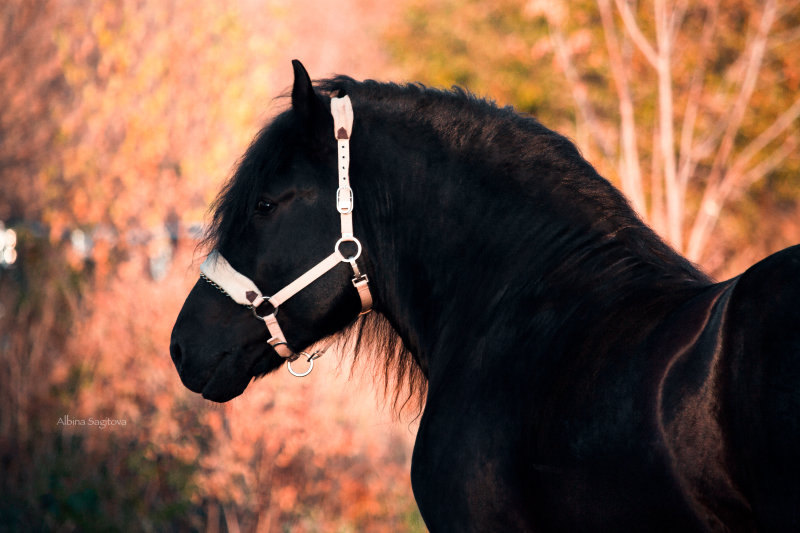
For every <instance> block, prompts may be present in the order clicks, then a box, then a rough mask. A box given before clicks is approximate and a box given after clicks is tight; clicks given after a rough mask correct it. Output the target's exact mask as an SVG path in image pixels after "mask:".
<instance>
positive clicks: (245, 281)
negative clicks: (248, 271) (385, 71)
mask: <svg viewBox="0 0 800 533" xmlns="http://www.w3.org/2000/svg"><path fill="white" fill-rule="evenodd" d="M331 114H332V115H333V131H334V135H335V137H336V142H337V147H338V150H337V155H338V165H337V166H338V169H339V185H338V188H337V190H336V210H337V211H338V212H339V216H340V221H341V230H342V231H341V233H342V236H341V238H340V239H339V240H338V241H336V244H335V245H334V249H333V253H331V254H330V255H329V256H328V257H326V258H325V259H323V260H322V261H320V262H319V263H317V264H316V265H314V266H313V267H311V268H310V269H309V270H307V271H306V272H305V273H303V274H302V275H300V277H298V278H297V279H295V280H294V281H292V282H291V283H289V284H288V285H286V286H285V287H283V288H282V289H281V290H279V291H278V292H276V293H275V294H273V295H272V296H264V295H263V294H262V293H261V291H260V290H259V289H258V287H257V286H256V284H255V283H253V281H252V280H251V279H250V278H248V277H247V276H245V275H243V274H241V273H239V272H237V271H236V269H234V268H233V267H232V266H231V264H230V263H228V261H227V260H226V259H225V258H224V257H222V255H221V254H220V253H219V252H218V251H216V250H214V251H212V252H211V253H210V254H209V255H208V257H207V258H206V260H205V262H203V264H202V265H201V266H200V272H201V276H202V277H203V278H204V279H205V280H206V281H208V282H209V283H211V284H212V285H214V286H215V287H217V288H218V289H219V290H221V291H222V292H224V293H225V294H227V295H228V296H229V297H230V298H231V299H233V301H235V302H236V303H238V304H241V305H245V306H247V307H249V308H250V309H252V310H253V314H254V315H255V316H256V317H258V318H259V319H261V320H263V321H264V323H265V324H266V326H267V330H268V331H269V334H270V338H269V339H268V340H267V342H268V343H269V344H270V345H271V346H272V347H273V348H274V349H275V351H276V352H277V353H278V355H280V356H281V357H283V358H285V359H287V360H288V361H289V371H290V372H291V373H292V374H294V375H297V376H300V375H307V374H308V373H309V372H311V368H313V365H314V359H315V358H316V357H318V356H319V355H317V354H318V353H319V352H315V353H314V354H311V355H309V354H305V355H306V356H307V357H308V362H309V363H310V365H311V366H310V367H309V368H308V370H307V371H306V373H304V374H297V373H296V372H294V370H292V367H291V363H292V361H295V360H297V358H298V357H299V355H298V354H295V353H294V352H292V350H291V349H290V348H289V345H288V343H287V342H286V336H285V335H284V334H283V331H282V330H281V326H280V324H279V323H278V306H280V305H281V304H283V303H284V302H286V301H287V300H288V299H289V298H291V297H292V296H294V295H295V294H297V293H298V292H300V291H301V290H303V289H305V288H306V287H308V286H309V285H310V284H311V283H312V282H314V281H315V280H317V279H319V278H320V277H322V276H323V275H324V274H325V273H327V272H328V271H329V270H331V269H332V268H334V267H335V266H336V265H338V264H339V263H342V262H346V263H350V266H351V267H352V269H353V278H352V280H351V281H352V283H353V286H354V287H355V288H356V291H357V292H358V297H359V299H360V300H361V314H362V315H363V314H365V313H368V312H369V311H370V310H371V309H372V294H371V293H370V290H369V279H368V278H367V275H366V274H362V273H361V272H360V271H359V269H358V265H357V264H356V260H357V259H358V257H359V256H360V255H361V243H360V242H359V240H358V239H356V238H355V237H354V236H353V205H354V204H353V189H352V188H350V176H349V167H350V135H351V133H352V130H353V106H352V104H351V102H350V97H348V96H344V97H342V98H332V99H331ZM343 242H353V243H355V245H356V253H355V255H353V256H351V257H345V255H344V254H342V252H341V251H340V246H341V244H342V243H343ZM263 302H269V303H270V304H272V307H273V311H272V313H270V314H268V315H266V316H260V315H259V314H258V313H257V312H256V309H257V308H258V307H259V306H260V305H261V304H262V303H263Z"/></svg>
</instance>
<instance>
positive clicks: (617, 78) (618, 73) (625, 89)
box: [598, 0, 647, 218]
mask: <svg viewBox="0 0 800 533" xmlns="http://www.w3.org/2000/svg"><path fill="white" fill-rule="evenodd" d="M598 7H599V8H600V17H601V20H602V23H603V34H604V35H605V40H606V48H607V50H608V57H609V63H610V65H611V73H612V76H613V78H614V85H615V86H616V88H617V96H618V98H619V114H620V130H621V141H622V168H621V169H620V178H621V180H622V186H623V189H624V190H625V192H626V193H627V194H628V195H629V196H630V198H631V202H632V203H633V207H634V209H635V210H636V211H637V212H638V213H639V214H640V215H642V216H643V217H644V218H647V202H646V200H645V196H644V187H643V186H642V172H641V169H640V168H639V149H638V147H637V141H636V120H635V117H634V113H633V99H632V97H631V91H630V86H629V83H628V73H627V72H626V70H625V66H624V63H623V60H622V55H621V53H620V45H619V42H618V40H617V32H616V29H615V28H614V19H613V16H612V13H611V3H610V0H598Z"/></svg>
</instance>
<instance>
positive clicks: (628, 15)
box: [614, 0, 658, 68]
mask: <svg viewBox="0 0 800 533" xmlns="http://www.w3.org/2000/svg"><path fill="white" fill-rule="evenodd" d="M614 4H615V5H616V6H617V9H618V10H619V12H620V15H622V22H624V23H625V28H626V29H627V30H628V33H629V34H630V36H631V39H632V40H633V42H634V43H635V44H636V47H637V48H638V49H639V50H640V51H641V52H642V54H644V57H645V58H647V60H648V61H649V62H650V64H652V65H653V67H656V68H658V54H656V51H655V49H654V48H653V45H652V44H650V41H648V40H647V37H645V36H644V34H643V33H642V30H641V29H639V25H638V24H636V19H635V18H634V16H633V13H632V12H631V8H630V6H629V5H628V4H627V3H626V2H625V1H624V0H614Z"/></svg>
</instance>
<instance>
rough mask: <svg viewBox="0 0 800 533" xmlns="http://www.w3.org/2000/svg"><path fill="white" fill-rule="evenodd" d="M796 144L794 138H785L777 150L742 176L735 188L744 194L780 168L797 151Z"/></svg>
mask: <svg viewBox="0 0 800 533" xmlns="http://www.w3.org/2000/svg"><path fill="white" fill-rule="evenodd" d="M797 144H798V143H797V139H796V138H795V137H788V138H786V139H785V140H784V141H783V143H782V144H781V146H780V147H779V148H776V149H775V151H773V152H772V153H771V154H770V155H769V156H767V157H766V158H765V159H764V160H763V161H761V162H760V163H759V164H757V165H756V166H754V167H753V168H751V169H750V170H748V171H747V173H745V174H744V176H742V179H741V180H740V182H741V183H740V184H739V185H738V187H736V188H737V189H739V190H740V191H742V192H744V191H746V190H747V189H748V188H749V187H751V186H752V185H753V184H754V183H755V182H757V181H758V180H760V179H762V178H764V177H765V176H766V175H767V174H769V173H770V172H772V171H773V170H775V169H776V168H778V166H780V165H781V164H782V163H783V162H784V161H785V160H786V158H787V157H789V156H790V155H792V154H794V153H795V152H796V151H797ZM734 186H735V184H734ZM732 187H733V186H732Z"/></svg>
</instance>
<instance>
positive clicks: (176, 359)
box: [169, 342, 183, 372]
mask: <svg viewBox="0 0 800 533" xmlns="http://www.w3.org/2000/svg"><path fill="white" fill-rule="evenodd" d="M169 354H170V355H171V356H172V362H173V363H175V368H177V369H178V372H180V370H181V357H182V356H183V354H182V353H181V346H180V344H178V343H177V342H176V343H172V344H170V345H169Z"/></svg>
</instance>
